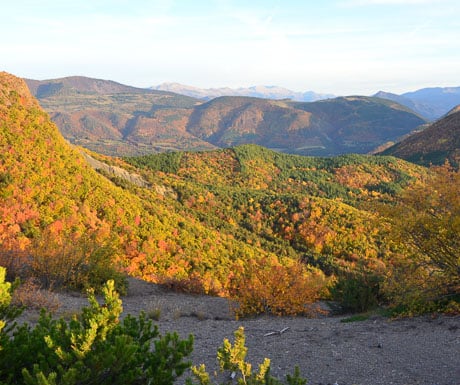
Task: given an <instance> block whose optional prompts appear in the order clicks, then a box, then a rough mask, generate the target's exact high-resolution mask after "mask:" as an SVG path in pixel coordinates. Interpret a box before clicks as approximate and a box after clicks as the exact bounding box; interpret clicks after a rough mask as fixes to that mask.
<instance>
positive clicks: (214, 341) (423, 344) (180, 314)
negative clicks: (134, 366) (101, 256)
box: [24, 279, 460, 385]
mask: <svg viewBox="0 0 460 385" xmlns="http://www.w3.org/2000/svg"><path fill="white" fill-rule="evenodd" d="M58 296H59V301H60V303H61V306H60V308H59V312H58V314H64V315H65V314H69V313H71V312H74V311H75V310H76V309H78V308H80V307H82V306H85V305H86V304H87V301H86V299H85V298H84V297H81V296H78V295H70V294H58ZM122 299H123V307H124V314H133V315H134V314H138V313H139V312H140V311H141V310H144V311H146V312H155V311H156V312H157V313H158V312H159V314H160V317H159V321H158V325H159V328H160V332H162V333H165V332H167V331H177V332H178V333H179V335H180V336H182V337H186V336H188V335H189V334H190V333H191V334H193V335H194V336H195V343H194V352H193V354H192V357H191V360H192V361H193V364H201V363H205V364H206V367H207V368H208V372H209V373H213V372H214V371H215V370H216V369H217V362H216V352H217V348H218V347H219V346H221V344H222V341H223V339H224V338H228V339H230V341H233V333H234V331H235V330H237V329H238V328H239V327H240V326H243V327H244V329H245V335H246V345H247V346H248V349H249V352H248V361H249V362H251V363H252V364H253V365H254V366H255V367H256V366H257V365H258V364H259V363H261V362H262V361H263V359H264V358H265V357H268V358H270V359H271V362H272V365H271V368H272V369H271V374H272V375H273V376H275V377H279V378H284V376H285V374H287V373H292V372H293V370H294V367H295V366H296V365H298V366H299V367H300V369H301V374H302V375H303V376H304V377H306V378H307V379H308V384H309V385H326V384H334V383H337V384H338V385H415V384H417V385H460V317H459V316H454V317H447V316H440V317H436V318H433V317H417V318H413V319H402V320H389V319H386V318H382V317H377V316H376V317H371V318H370V319H368V320H366V321H361V322H351V323H350V322H349V323H344V322H341V321H342V320H343V318H344V317H337V316H327V317H324V316H323V317H320V318H315V319H308V318H303V317H269V316H263V317H256V318H252V319H245V320H238V321H237V320H235V319H234V317H233V316H232V314H231V312H230V310H229V303H228V301H227V300H225V299H223V298H212V297H204V296H192V295H184V294H177V293H171V292H167V291H164V290H162V289H161V288H159V287H158V286H156V285H152V284H148V283H146V282H143V281H138V280H134V279H130V288H129V291H128V295H127V296H125V297H123V298H122ZM24 317H25V318H27V319H29V320H32V321H33V318H34V317H36V316H35V315H34V314H33V312H32V311H28V312H26V314H25V315H24ZM285 328H288V329H287V330H286V331H285V332H284V333H282V334H279V333H277V334H272V335H267V334H268V333H271V332H276V331H280V330H282V329H285Z"/></svg>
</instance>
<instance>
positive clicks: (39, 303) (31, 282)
mask: <svg viewBox="0 0 460 385" xmlns="http://www.w3.org/2000/svg"><path fill="white" fill-rule="evenodd" d="M12 303H13V304H14V305H16V306H21V307H25V308H29V309H45V310H47V311H49V312H51V313H55V312H56V311H57V310H58V309H59V307H60V306H61V304H60V302H59V299H58V297H57V295H56V294H55V293H53V292H52V291H51V290H49V289H42V288H41V286H40V285H39V284H38V283H37V281H36V280H35V279H34V278H28V279H27V280H26V281H24V283H22V284H21V285H19V287H17V288H16V290H14V292H13V298H12Z"/></svg>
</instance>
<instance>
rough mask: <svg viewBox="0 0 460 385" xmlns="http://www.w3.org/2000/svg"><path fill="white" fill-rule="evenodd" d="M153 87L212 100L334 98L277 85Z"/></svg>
mask: <svg viewBox="0 0 460 385" xmlns="http://www.w3.org/2000/svg"><path fill="white" fill-rule="evenodd" d="M151 89H154V90H159V91H169V92H175V93H178V94H182V95H187V96H191V97H194V98H200V99H205V100H210V99H214V98H217V97H219V96H250V97H257V98H263V99H292V100H294V101H300V102H313V101H317V100H322V99H329V98H333V97H334V95H331V94H320V93H316V92H314V91H306V92H297V91H292V90H289V89H287V88H284V87H279V86H275V85H268V86H267V85H254V86H250V87H239V88H230V87H220V88H199V87H193V86H189V85H184V84H180V83H173V82H170V83H161V84H159V85H157V86H153V87H151Z"/></svg>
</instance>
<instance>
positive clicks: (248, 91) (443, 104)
mask: <svg viewBox="0 0 460 385" xmlns="http://www.w3.org/2000/svg"><path fill="white" fill-rule="evenodd" d="M151 89H154V90H161V91H170V92H175V93H177V94H181V95H187V96H191V97H194V98H199V99H203V100H210V99H214V98H217V97H219V96H249V97H257V98H264V99H276V100H278V99H291V100H293V101H298V102H314V101H318V100H323V99H333V98H335V97H337V96H336V95H333V94H321V93H316V92H314V91H306V92H298V91H292V90H289V89H286V88H283V87H277V86H263V85H259V86H253V87H247V88H236V89H235V88H229V87H222V88H207V89H205V88H198V87H193V86H188V85H183V84H179V83H162V84H160V85H157V86H153V87H151ZM373 96H374V97H378V98H383V99H389V100H393V101H395V102H397V103H400V104H402V105H404V106H406V107H408V108H410V109H411V110H413V111H415V112H417V113H418V114H420V115H421V116H423V117H424V118H426V119H427V120H430V121H433V120H436V119H438V118H440V117H441V116H443V115H445V114H446V113H447V112H448V111H450V110H451V109H452V108H454V107H455V106H457V105H459V104H460V87H433V88H422V89H419V90H416V91H411V92H405V93H403V94H399V95H398V94H395V93H391V92H385V91H379V92H377V93H376V94H375V95H373Z"/></svg>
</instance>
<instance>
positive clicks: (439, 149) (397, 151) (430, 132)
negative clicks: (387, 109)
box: [382, 106, 460, 166]
mask: <svg viewBox="0 0 460 385" xmlns="http://www.w3.org/2000/svg"><path fill="white" fill-rule="evenodd" d="M382 154H386V155H393V156H397V157H399V158H402V159H406V160H408V161H410V162H414V163H418V164H423V165H425V166H429V165H430V164H437V165H440V164H443V163H444V162H445V161H446V159H447V160H449V162H451V163H452V164H455V165H457V166H458V164H459V162H460V106H458V107H457V108H454V109H453V110H452V111H451V112H450V113H449V114H447V115H446V116H444V117H443V118H441V119H439V120H438V121H436V122H434V123H433V124H431V125H430V126H428V127H427V128H425V129H424V130H422V131H420V132H417V133H415V134H413V135H410V136H408V137H407V138H406V139H404V140H402V141H401V142H399V143H396V144H395V145H394V146H392V147H390V148H388V149H386V150H385V151H383V152H382Z"/></svg>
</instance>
